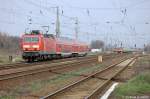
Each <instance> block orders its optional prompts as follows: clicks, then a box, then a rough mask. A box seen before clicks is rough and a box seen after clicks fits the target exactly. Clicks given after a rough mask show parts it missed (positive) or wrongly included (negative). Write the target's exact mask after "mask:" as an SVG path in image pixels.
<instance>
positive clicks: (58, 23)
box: [56, 7, 60, 37]
mask: <svg viewBox="0 0 150 99" xmlns="http://www.w3.org/2000/svg"><path fill="white" fill-rule="evenodd" d="M56 8H57V16H56V17H57V18H56V37H59V36H60V21H59V7H56Z"/></svg>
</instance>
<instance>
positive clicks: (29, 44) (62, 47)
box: [21, 30, 89, 62]
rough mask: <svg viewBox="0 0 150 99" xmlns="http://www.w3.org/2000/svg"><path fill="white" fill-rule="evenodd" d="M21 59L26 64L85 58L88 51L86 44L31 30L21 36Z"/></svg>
mask: <svg viewBox="0 0 150 99" xmlns="http://www.w3.org/2000/svg"><path fill="white" fill-rule="evenodd" d="M21 49H22V58H23V59H24V60H26V61H28V62H30V61H35V60H37V61H40V60H48V59H55V58H63V57H77V56H85V55H87V53H88V51H89V46H88V44H86V43H83V42H78V41H77V40H73V39H69V38H66V37H57V36H56V35H54V34H47V33H45V34H44V33H43V32H42V31H40V30H32V31H31V32H29V33H24V34H23V35H22V36H21Z"/></svg>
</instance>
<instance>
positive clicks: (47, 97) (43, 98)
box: [40, 59, 127, 99]
mask: <svg viewBox="0 0 150 99" xmlns="http://www.w3.org/2000/svg"><path fill="white" fill-rule="evenodd" d="M125 60H127V59H123V60H121V61H120V62H118V63H115V64H112V65H110V66H108V67H106V68H104V69H102V70H100V71H98V72H96V73H93V74H91V75H89V76H87V77H85V78H83V79H81V80H78V81H76V82H74V83H72V84H70V85H68V86H65V87H63V88H61V89H59V90H57V91H55V92H54V93H50V94H48V95H46V96H43V97H41V98H40V99H53V98H52V97H55V96H57V95H58V94H60V93H63V92H65V91H66V90H68V89H69V88H72V87H73V86H75V85H78V84H80V83H81V82H84V81H86V80H88V79H90V78H93V77H94V76H95V75H97V74H99V73H102V72H104V71H107V70H108V69H111V68H113V67H114V66H116V65H118V64H120V63H122V62H123V61H125Z"/></svg>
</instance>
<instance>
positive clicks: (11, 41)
mask: <svg viewBox="0 0 150 99" xmlns="http://www.w3.org/2000/svg"><path fill="white" fill-rule="evenodd" d="M0 49H3V50H5V51H9V52H17V51H18V50H19V37H16V36H10V35H8V34H6V33H1V32H0Z"/></svg>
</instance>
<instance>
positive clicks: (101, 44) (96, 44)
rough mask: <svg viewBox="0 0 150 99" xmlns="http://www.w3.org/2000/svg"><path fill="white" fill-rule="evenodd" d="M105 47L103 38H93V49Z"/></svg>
mask: <svg viewBox="0 0 150 99" xmlns="http://www.w3.org/2000/svg"><path fill="white" fill-rule="evenodd" d="M103 47H104V42H103V41H101V40H93V41H92V42H91V48H92V49H101V48H103Z"/></svg>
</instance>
